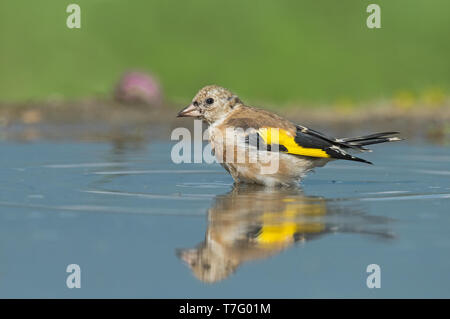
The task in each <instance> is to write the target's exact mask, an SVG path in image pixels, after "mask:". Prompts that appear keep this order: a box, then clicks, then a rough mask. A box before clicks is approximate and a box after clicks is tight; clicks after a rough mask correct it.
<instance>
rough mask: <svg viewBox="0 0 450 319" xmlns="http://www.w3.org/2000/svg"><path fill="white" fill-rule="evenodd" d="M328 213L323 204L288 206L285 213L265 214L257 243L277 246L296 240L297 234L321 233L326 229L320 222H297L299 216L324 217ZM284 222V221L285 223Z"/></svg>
mask: <svg viewBox="0 0 450 319" xmlns="http://www.w3.org/2000/svg"><path fill="white" fill-rule="evenodd" d="M325 213H326V209H325V205H323V203H311V204H305V203H300V204H288V205H287V207H286V209H285V210H284V211H283V212H276V213H264V214H263V216H262V222H263V226H262V228H261V231H260V234H259V235H258V238H257V241H258V242H259V243H260V244H262V245H277V244H282V243H288V242H291V241H293V240H294V235H295V234H297V233H303V234H311V233H319V232H321V231H323V230H324V229H325V225H324V223H322V222H320V221H315V222H311V221H307V220H305V221H302V222H300V221H295V218H298V217H299V216H323V215H325ZM283 220H284V221H283Z"/></svg>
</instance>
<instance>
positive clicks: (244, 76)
mask: <svg viewBox="0 0 450 319" xmlns="http://www.w3.org/2000/svg"><path fill="white" fill-rule="evenodd" d="M70 3H77V4H79V5H80V6H81V14H82V25H81V26H82V27H81V29H68V28H67V27H66V18H67V16H68V14H67V13H66V7H67V5H68V4H70ZM370 3H377V4H379V5H380V6H381V24H382V28H381V29H368V28H367V27H366V18H367V16H368V15H369V14H368V13H367V12H366V7H367V5H368V4H370ZM449 39H450V1H448V0H429V1H423V0H395V1H392V0H370V1H366V0H342V1H324V0H308V1H300V0H292V1H287V0H283V1H280V0H278V1H273V0H247V1H243V0H227V1H219V0H190V1H179V0H159V1H150V0H133V1H123V0H71V1H62V0H39V1H25V0H2V1H1V2H0V45H1V50H0V101H28V100H40V99H48V98H55V97H56V98H62V99H76V98H80V97H87V96H94V97H99V96H100V97H101V96H108V95H109V94H111V91H112V88H113V86H114V84H115V83H116V82H117V80H118V78H119V76H120V75H121V74H122V72H123V71H125V70H127V69H130V68H131V69H144V70H148V71H151V72H153V73H154V74H156V75H157V76H158V77H159V79H160V81H161V83H162V85H163V87H164V90H165V94H166V96H167V98H168V99H169V100H175V101H178V100H180V101H181V100H186V99H187V100H189V99H191V98H192V96H193V95H194V94H195V93H196V91H197V90H198V89H199V88H200V87H202V86H204V85H206V84H211V83H215V84H219V85H222V86H225V87H229V88H231V89H232V90H234V91H235V92H237V93H238V94H239V95H240V96H241V97H242V98H243V99H244V100H246V101H251V102H261V101H264V103H266V105H267V104H271V103H280V104H283V105H288V104H289V103H296V102H300V101H303V102H315V103H330V102H331V103H337V104H342V105H343V107H344V108H345V107H348V106H349V105H353V104H354V103H356V102H358V101H363V100H373V99H379V98H394V100H395V101H396V102H397V103H398V104H399V105H400V107H404V108H408V107H409V106H410V105H412V104H414V103H416V99H418V98H420V99H422V100H424V103H431V104H433V103H435V102H436V101H438V100H440V99H443V98H444V97H445V96H447V94H448V92H449V87H450V41H449Z"/></svg>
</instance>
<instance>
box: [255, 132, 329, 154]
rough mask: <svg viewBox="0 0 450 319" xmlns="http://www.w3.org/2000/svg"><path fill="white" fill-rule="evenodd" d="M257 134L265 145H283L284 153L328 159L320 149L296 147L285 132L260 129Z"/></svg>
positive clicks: (289, 135)
mask: <svg viewBox="0 0 450 319" xmlns="http://www.w3.org/2000/svg"><path fill="white" fill-rule="evenodd" d="M258 132H259V135H260V136H261V137H262V139H263V140H264V142H265V143H266V144H267V145H270V144H279V145H283V146H284V147H286V149H287V152H286V153H289V154H295V155H302V156H312V157H330V155H328V154H327V153H326V152H325V151H324V150H321V149H320V148H306V147H302V146H300V145H298V144H297V143H296V142H295V140H294V137H293V136H292V135H291V134H290V133H289V132H287V131H285V130H282V129H278V128H271V127H263V128H260V129H259V130H258Z"/></svg>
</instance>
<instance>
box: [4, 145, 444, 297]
mask: <svg viewBox="0 0 450 319" xmlns="http://www.w3.org/2000/svg"><path fill="white" fill-rule="evenodd" d="M171 145H172V144H171V143H168V142H164V141H160V142H155V143H144V144H142V145H140V146H138V147H129V148H127V147H117V145H116V146H114V145H112V144H109V143H88V142H85V143H83V142H48V141H35V142H32V143H19V142H8V141H3V142H0V149H1V157H0V176H1V179H0V297H3V298H5V297H7V298H12V297H33V298H34V297H43V298H47V297H57V298H59V297H61V298H78V297H80V298H81V297H84V298H90V297H105V298H108V297H136V298H147V297H150V298H216V297H223V298H228V297H235V298H241V297H245V298H247V297H248V298H263V297H267V298H315V297H318V298H329V297H331V298H343V297H356V298H360V297H369V298H386V297H387V298H390V297H401V298H404V297H446V298H449V297H450V164H449V163H450V148H448V147H447V148H445V147H439V146H429V145H425V144H417V145H416V144H410V143H408V142H402V143H396V144H390V145H380V146H376V147H374V149H375V151H374V152H373V153H370V154H367V155H366V154H364V157H365V158H366V159H368V160H370V161H373V162H374V163H375V165H373V166H370V165H365V164H360V163H351V162H346V161H340V162H333V163H331V164H329V165H327V166H326V167H324V168H320V169H318V170H317V171H316V172H315V173H312V174H310V175H309V176H308V177H307V178H306V179H305V180H304V181H303V182H302V184H301V188H299V189H289V190H278V191H275V190H272V191H268V190H265V189H261V188H242V187H241V188H233V185H232V179H231V177H230V176H229V175H228V174H227V173H226V172H225V171H224V170H223V169H222V168H221V167H220V166H219V165H217V164H212V165H208V164H180V165H176V164H173V163H172V162H171V160H170V149H171ZM69 264H78V265H79V266H80V268H81V288H80V289H76V288H74V289H69V288H67V286H66V278H67V276H68V275H69V274H68V273H67V272H66V267H67V265H69ZM369 264H377V265H379V266H380V269H381V288H374V289H369V288H368V287H367V285H366V278H367V276H368V275H369V274H368V273H367V272H366V267H367V266H368V265H369Z"/></svg>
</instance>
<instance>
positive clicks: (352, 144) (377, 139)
mask: <svg viewBox="0 0 450 319" xmlns="http://www.w3.org/2000/svg"><path fill="white" fill-rule="evenodd" d="M396 134H399V132H383V133H375V134H370V135H364V136H358V137H348V138H340V139H337V142H339V143H342V144H344V145H345V146H347V147H349V148H353V149H358V150H361V151H366V152H367V151H368V152H370V151H371V150H370V149H367V148H365V147H364V146H366V145H372V144H379V143H385V142H395V141H401V140H402V139H401V138H399V137H396V136H393V135H396Z"/></svg>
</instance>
